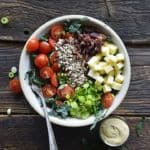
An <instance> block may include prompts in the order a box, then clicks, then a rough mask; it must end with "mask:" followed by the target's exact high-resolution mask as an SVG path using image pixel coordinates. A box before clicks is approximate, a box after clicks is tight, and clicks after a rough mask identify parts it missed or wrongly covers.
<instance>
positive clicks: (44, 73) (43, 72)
mask: <svg viewBox="0 0 150 150" xmlns="http://www.w3.org/2000/svg"><path fill="white" fill-rule="evenodd" d="M52 74H53V70H52V69H51V68H50V67H48V66H45V67H43V68H41V69H40V76H41V77H42V78H43V79H49V78H51V76H52Z"/></svg>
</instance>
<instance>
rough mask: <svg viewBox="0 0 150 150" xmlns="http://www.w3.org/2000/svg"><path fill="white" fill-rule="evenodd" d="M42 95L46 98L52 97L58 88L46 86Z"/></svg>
mask: <svg viewBox="0 0 150 150" xmlns="http://www.w3.org/2000/svg"><path fill="white" fill-rule="evenodd" d="M42 93H43V96H44V97H45V98H49V97H52V96H54V95H55V94H56V88H55V87H53V86H51V85H50V84H46V85H45V86H44V87H43V88H42Z"/></svg>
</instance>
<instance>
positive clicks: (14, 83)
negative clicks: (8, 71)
mask: <svg viewBox="0 0 150 150" xmlns="http://www.w3.org/2000/svg"><path fill="white" fill-rule="evenodd" d="M9 88H10V90H11V91H12V92H14V93H16V94H18V93H20V92H21V91H22V90H21V86H20V81H19V80H18V79H12V80H10V81H9Z"/></svg>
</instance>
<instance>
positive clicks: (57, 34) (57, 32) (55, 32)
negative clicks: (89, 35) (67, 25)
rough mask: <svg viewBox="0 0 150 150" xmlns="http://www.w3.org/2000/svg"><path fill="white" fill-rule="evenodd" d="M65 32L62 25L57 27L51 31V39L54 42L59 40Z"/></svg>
mask: <svg viewBox="0 0 150 150" xmlns="http://www.w3.org/2000/svg"><path fill="white" fill-rule="evenodd" d="M63 32H64V27H63V26H62V25H60V24H59V25H55V26H53V27H52V29H51V37H52V39H54V40H56V41H57V40H58V39H59V38H60V37H61V36H62V33H63Z"/></svg>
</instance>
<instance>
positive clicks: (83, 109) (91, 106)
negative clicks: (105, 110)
mask: <svg viewBox="0 0 150 150" xmlns="http://www.w3.org/2000/svg"><path fill="white" fill-rule="evenodd" d="M101 93H102V91H99V90H97V88H96V85H95V84H94V83H85V84H84V85H83V86H82V87H77V88H76V89H75V93H74V96H73V97H71V98H69V99H68V100H67V104H68V106H70V115H71V116H72V117H75V118H80V119H86V118H88V117H89V116H90V115H91V114H96V113H97V112H98V111H99V109H100V108H101V107H100V105H101V103H100V99H101Z"/></svg>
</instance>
